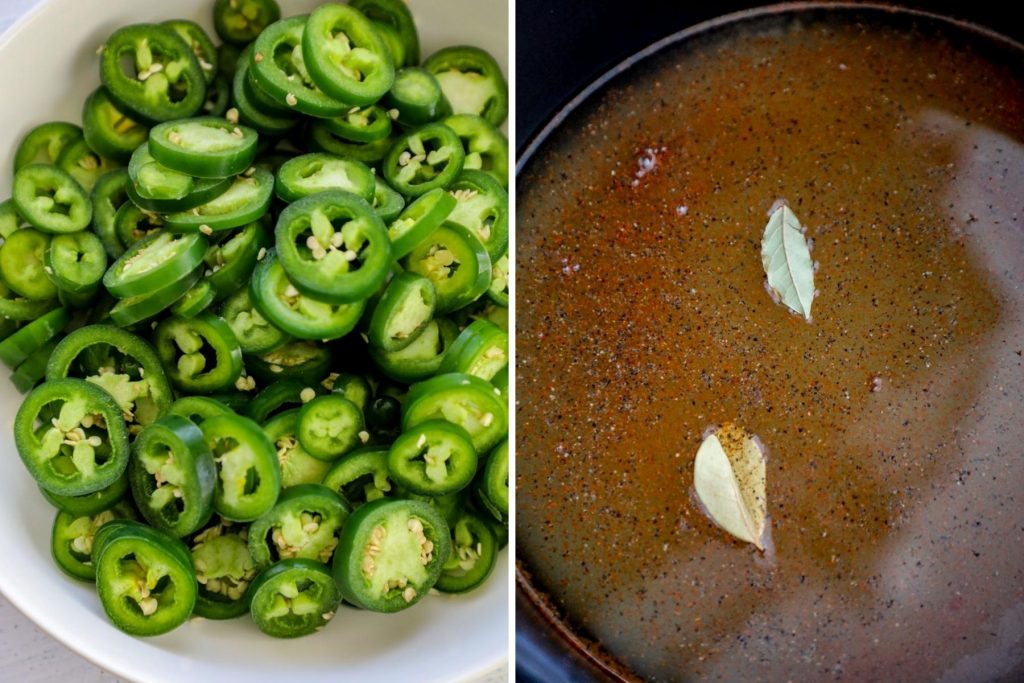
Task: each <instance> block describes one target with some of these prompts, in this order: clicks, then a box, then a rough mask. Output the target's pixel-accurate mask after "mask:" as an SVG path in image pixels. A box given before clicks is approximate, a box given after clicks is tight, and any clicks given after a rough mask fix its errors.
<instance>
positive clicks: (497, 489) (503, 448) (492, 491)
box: [477, 439, 508, 522]
mask: <svg viewBox="0 0 1024 683" xmlns="http://www.w3.org/2000/svg"><path fill="white" fill-rule="evenodd" d="M477 479H478V483H477V494H478V498H479V500H480V501H481V502H482V503H483V506H484V507H485V508H487V511H488V512H490V513H491V515H493V516H494V518H495V519H496V520H497V521H499V522H504V521H506V520H508V439H505V440H504V441H502V442H501V443H500V444H498V446H497V447H496V448H495V449H494V450H493V451H491V454H490V455H489V456H487V463H486V464H485V465H484V468H483V470H482V471H481V472H480V473H479V474H478V475H477Z"/></svg>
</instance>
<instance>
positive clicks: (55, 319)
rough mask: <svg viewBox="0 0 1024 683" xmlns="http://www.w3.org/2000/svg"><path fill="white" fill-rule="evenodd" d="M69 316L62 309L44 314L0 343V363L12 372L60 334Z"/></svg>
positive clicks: (68, 320) (69, 318)
mask: <svg viewBox="0 0 1024 683" xmlns="http://www.w3.org/2000/svg"><path fill="white" fill-rule="evenodd" d="M70 320H71V315H70V314H69V313H68V312H67V310H65V309H63V308H57V309H55V310H52V311H50V312H49V313H46V314H45V315H43V316H41V317H40V318H37V319H36V320H33V321H32V322H30V323H29V324H28V325H25V327H23V328H21V329H20V330H18V331H17V332H15V333H14V334H12V335H10V336H9V337H7V338H6V339H4V340H3V341H0V361H3V363H4V365H6V366H7V367H9V368H11V369H12V370H13V369H15V368H16V367H18V365H20V364H21V363H22V362H23V361H24V360H25V359H26V358H28V357H29V356H30V355H31V354H32V353H34V352H35V351H36V350H37V349H39V348H40V347H41V346H43V345H44V344H46V343H47V342H48V341H50V340H51V339H53V338H54V337H56V336H57V335H58V334H60V332H61V330H63V329H64V327H65V326H67V324H68V322H70Z"/></svg>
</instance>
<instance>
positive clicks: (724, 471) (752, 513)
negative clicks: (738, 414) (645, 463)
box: [693, 424, 768, 550]
mask: <svg viewBox="0 0 1024 683" xmlns="http://www.w3.org/2000/svg"><path fill="white" fill-rule="evenodd" d="M765 479H766V477H765V457H764V453H763V452H762V450H761V447H760V446H759V445H758V443H757V441H756V440H755V439H754V437H753V436H752V435H751V434H749V433H748V432H746V431H745V430H743V429H741V428H739V427H737V426H735V425H731V424H725V425H722V427H720V428H718V429H717V430H715V431H714V432H713V433H711V434H709V435H708V436H707V437H706V438H705V439H704V442H703V443H701V445H700V448H699V449H698V450H697V457H696V458H695V459H694V462H693V485H694V489H695V490H696V493H697V499H698V500H699V501H700V503H701V505H703V506H704V509H705V511H706V512H707V515H708V516H709V517H710V518H711V521H712V522H714V523H715V524H716V525H718V526H719V527H721V528H722V529H724V530H725V531H727V532H729V533H730V534H732V535H733V536H735V537H736V538H738V539H740V540H741V541H746V542H747V543H753V544H754V546H755V547H757V549H758V550H764V540H763V539H764V531H765V519H766V518H767V515H768V504H767V499H766V497H765Z"/></svg>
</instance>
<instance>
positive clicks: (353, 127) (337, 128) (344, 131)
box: [322, 104, 391, 142]
mask: <svg viewBox="0 0 1024 683" xmlns="http://www.w3.org/2000/svg"><path fill="white" fill-rule="evenodd" d="M322 123H323V125H324V127H325V128H327V130H329V131H330V132H331V133H334V134H335V135H337V136H338V137H341V138H344V139H346V140H350V141H352V142H377V141H379V140H385V139H387V138H388V137H389V136H390V135H391V117H390V116H389V115H388V113H387V112H386V111H384V109H383V108H382V107H379V106H377V105H375V104H372V105H370V106H368V107H352V108H351V109H349V110H348V111H347V112H345V113H344V114H342V115H341V116H338V117H336V118H333V119H324V120H323V121H322Z"/></svg>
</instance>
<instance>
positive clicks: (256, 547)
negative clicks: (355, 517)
mask: <svg viewBox="0 0 1024 683" xmlns="http://www.w3.org/2000/svg"><path fill="white" fill-rule="evenodd" d="M350 512H351V509H350V508H349V505H348V503H346V502H345V501H343V500H342V499H341V497H340V496H338V494H337V493H335V492H334V491H332V490H331V489H329V488H327V487H326V486H321V485H320V484H301V485H298V486H292V487H290V488H287V489H285V490H284V492H283V493H282V494H281V497H280V498H279V499H278V501H277V504H276V505H274V507H272V508H271V509H270V510H268V511H267V512H265V513H264V514H263V515H262V516H260V518H259V519H257V520H256V521H254V522H253V523H252V526H250V527H249V554H250V555H252V558H253V561H255V562H256V566H257V567H258V568H260V569H262V568H263V567H266V566H267V565H270V564H273V563H274V562H279V561H281V560H287V559H291V558H295V557H299V558H303V559H306V560H318V561H320V562H323V563H324V564H329V563H330V561H331V556H332V555H334V549H335V548H336V547H337V545H338V534H340V533H341V528H342V525H343V524H344V523H345V520H346V519H347V518H348V516H349V513H350Z"/></svg>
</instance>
